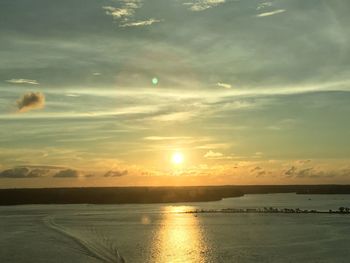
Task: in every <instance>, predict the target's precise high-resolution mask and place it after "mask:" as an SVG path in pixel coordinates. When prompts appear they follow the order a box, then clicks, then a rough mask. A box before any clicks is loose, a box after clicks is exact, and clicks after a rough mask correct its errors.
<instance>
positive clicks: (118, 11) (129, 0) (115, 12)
mask: <svg viewBox="0 0 350 263" xmlns="http://www.w3.org/2000/svg"><path fill="white" fill-rule="evenodd" d="M119 2H121V3H122V6H121V7H120V8H117V7H113V6H103V7H102V9H103V10H105V12H106V15H109V16H112V17H113V19H115V20H119V21H121V24H119V27H140V26H149V25H152V24H154V23H159V22H161V21H160V20H158V19H154V18H149V19H146V20H140V21H135V20H134V19H133V17H134V15H135V10H136V9H138V8H140V7H141V6H142V1H141V0H124V1H119Z"/></svg>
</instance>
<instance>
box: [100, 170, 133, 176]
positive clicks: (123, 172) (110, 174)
mask: <svg viewBox="0 0 350 263" xmlns="http://www.w3.org/2000/svg"><path fill="white" fill-rule="evenodd" d="M127 174H128V170H123V171H112V170H111V171H108V172H107V173H106V174H105V175H104V177H121V176H125V175H127Z"/></svg>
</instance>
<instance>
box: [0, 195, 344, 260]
mask: <svg viewBox="0 0 350 263" xmlns="http://www.w3.org/2000/svg"><path fill="white" fill-rule="evenodd" d="M264 206H273V207H279V208H283V207H287V208H301V209H317V210H328V209H337V208H338V207H340V206H350V196H347V195H316V196H315V195H312V196H307V195H295V194H271V195H246V196H244V197H240V198H229V199H225V200H222V201H220V202H208V203H186V204H176V205H174V204H156V205H155V204H150V205H30V206H12V207H0V262H35V263H38V262H65V263H68V262H123V259H124V260H125V261H126V262H142V263H145V262H155V263H166V262H198V263H201V262H298V261H299V262H349V258H350V249H349V247H350V216H348V215H336V214H199V215H198V216H195V215H193V214H185V213H182V212H183V211H187V210H193V209H197V208H203V209H210V208H215V209H220V208H262V207H264Z"/></svg>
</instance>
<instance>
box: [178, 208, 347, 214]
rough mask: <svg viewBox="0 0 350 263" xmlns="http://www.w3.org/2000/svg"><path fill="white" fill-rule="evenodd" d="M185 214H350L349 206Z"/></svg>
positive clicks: (215, 210) (200, 210)
mask: <svg viewBox="0 0 350 263" xmlns="http://www.w3.org/2000/svg"><path fill="white" fill-rule="evenodd" d="M183 213H185V214H212V213H228V214H236V213H237V214H246V213H259V214H344V215H350V208H349V207H339V208H337V209H335V210H333V209H330V210H327V211H323V210H322V211H321V210H314V209H310V210H309V209H300V208H273V207H264V208H224V209H196V210H190V211H186V212H183Z"/></svg>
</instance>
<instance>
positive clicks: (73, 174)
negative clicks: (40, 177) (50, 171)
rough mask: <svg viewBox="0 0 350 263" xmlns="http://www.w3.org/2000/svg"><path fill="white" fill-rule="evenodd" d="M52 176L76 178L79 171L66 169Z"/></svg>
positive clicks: (78, 175)
mask: <svg viewBox="0 0 350 263" xmlns="http://www.w3.org/2000/svg"><path fill="white" fill-rule="evenodd" d="M53 177H57V178H78V177H80V172H79V171H77V170H73V169H66V170H61V171H59V172H57V173H56V174H55V175H54V176H53Z"/></svg>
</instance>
